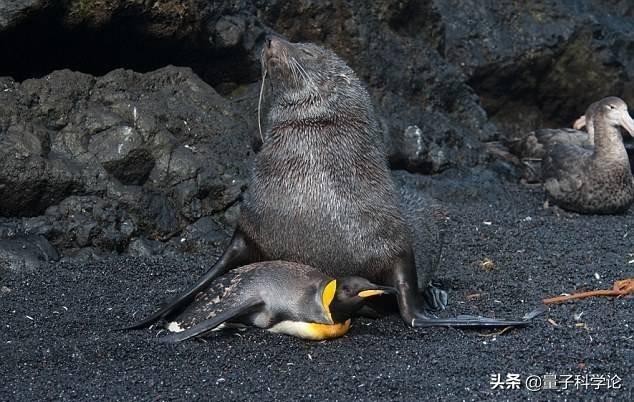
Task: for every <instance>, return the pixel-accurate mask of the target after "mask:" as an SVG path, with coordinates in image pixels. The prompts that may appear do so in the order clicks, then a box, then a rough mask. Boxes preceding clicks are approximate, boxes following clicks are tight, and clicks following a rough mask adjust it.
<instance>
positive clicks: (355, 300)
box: [162, 261, 396, 343]
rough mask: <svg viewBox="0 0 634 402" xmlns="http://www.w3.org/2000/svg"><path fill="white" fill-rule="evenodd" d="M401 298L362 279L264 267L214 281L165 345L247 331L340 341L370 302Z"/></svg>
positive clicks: (174, 325)
mask: <svg viewBox="0 0 634 402" xmlns="http://www.w3.org/2000/svg"><path fill="white" fill-rule="evenodd" d="M395 293H396V289H394V288H391V287H387V286H379V285H375V284H373V283H371V282H370V281H368V280H367V279H364V278H361V277H357V276H349V277H344V278H339V279H333V278H331V277H329V276H327V275H325V274H323V273H322V272H321V271H319V270H317V269H316V268H313V267H310V266H307V265H303V264H297V263H292V262H286V261H265V262H258V263H254V264H249V265H245V266H242V267H239V268H236V269H234V270H231V271H229V272H228V273H226V274H225V275H223V276H221V277H219V278H218V279H217V280H215V281H213V282H212V284H211V286H210V287H209V288H207V289H206V290H205V291H203V292H201V293H199V294H198V295H197V296H196V298H195V299H194V300H193V301H192V302H191V303H190V304H189V305H188V306H187V308H185V310H184V311H183V312H182V313H181V314H179V315H178V316H177V317H175V318H174V319H173V320H172V321H171V322H169V323H168V324H167V329H168V330H169V331H170V332H172V333H171V334H170V335H168V336H166V337H163V338H162V341H164V342H168V343H175V342H180V341H184V340H186V339H189V338H192V337H196V336H199V335H203V334H205V333H207V332H209V331H212V330H218V329H222V328H225V327H235V326H245V325H246V326H254V327H258V328H263V329H266V330H268V331H271V332H275V333H283V334H287V335H292V336H296V337H299V338H303V339H309V340H318V341H319V340H325V339H332V338H337V337H340V336H343V335H344V334H346V333H347V332H348V330H349V328H350V318H351V317H352V315H353V314H354V313H355V312H357V311H358V310H359V309H360V308H362V307H363V306H364V305H365V304H366V300H367V298H370V297H373V296H379V295H386V294H395Z"/></svg>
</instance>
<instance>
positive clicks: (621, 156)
mask: <svg viewBox="0 0 634 402" xmlns="http://www.w3.org/2000/svg"><path fill="white" fill-rule="evenodd" d="M593 108H594V109H593V111H592V113H591V114H590V119H589V120H588V114H586V115H585V116H586V117H585V124H586V125H587V126H588V128H589V129H591V130H592V131H593V136H594V148H585V147H580V146H574V145H569V144H557V145H555V146H553V147H552V148H551V149H549V152H548V154H547V155H546V157H545V158H544V174H543V175H544V189H545V190H546V192H547V194H548V196H549V198H551V199H552V200H553V201H554V202H555V203H556V204H557V205H558V206H560V207H562V208H564V209H567V210H570V211H575V212H580V213H590V214H613V213H620V212H625V211H626V210H627V209H628V208H629V206H630V205H631V204H632V201H634V183H633V179H632V173H631V170H630V162H629V158H628V156H627V152H626V151H625V147H624V146H623V138H622V137H621V133H620V131H619V127H623V128H624V129H625V130H626V131H627V132H628V133H630V135H633V136H634V120H632V117H631V116H630V115H629V113H628V111H627V105H626V104H625V102H624V101H623V100H622V99H620V98H617V97H608V98H604V99H602V100H600V101H599V102H596V104H594V106H593Z"/></svg>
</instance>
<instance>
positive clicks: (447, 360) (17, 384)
mask: <svg viewBox="0 0 634 402" xmlns="http://www.w3.org/2000/svg"><path fill="white" fill-rule="evenodd" d="M485 176H486V175H485ZM417 180H419V181H421V183H422V184H420V185H419V187H423V188H424V187H425V186H428V187H429V183H430V180H429V179H428V178H425V179H423V178H420V179H417ZM469 180H470V179H467V180H466V182H465V181H464V180H463V181H460V180H457V179H451V178H448V179H447V178H446V179H443V180H434V183H433V186H431V187H430V188H431V189H432V191H433V192H434V195H435V196H436V197H437V198H440V199H441V200H442V201H443V202H444V203H445V205H446V206H447V210H448V215H449V218H450V219H449V220H448V222H447V227H448V234H447V235H446V236H445V242H446V243H447V244H446V247H445V251H444V254H443V259H442V263H441V267H440V273H439V279H440V280H441V282H443V283H444V285H445V286H446V287H448V288H449V289H450V302H451V308H450V310H449V312H450V313H454V314H455V313H471V314H474V313H475V314H481V315H489V316H497V317H508V318H518V317H520V316H522V315H523V314H525V313H526V312H528V311H530V310H531V309H533V308H534V307H535V306H536V305H538V304H539V303H540V300H541V299H542V298H544V297H547V296H551V295H558V294H560V293H562V292H571V291H575V290H588V289H602V288H610V287H611V286H612V282H613V281H614V280H617V279H622V278H626V277H632V276H634V264H628V261H630V260H634V256H632V253H634V245H633V242H632V240H631V239H632V237H634V215H633V213H632V212H630V213H628V214H627V215H624V216H580V215H575V214H561V215H557V214H555V213H554V212H553V211H552V210H545V209H544V208H543V195H542V192H541V191H539V190H531V189H526V188H523V187H520V186H517V185H514V184H508V183H505V184H504V187H503V188H502V189H500V186H499V182H497V181H496V180H493V179H491V180H489V181H488V184H486V183H484V184H483V182H482V180H481V179H477V180H474V181H473V182H470V181H469ZM485 181H486V180H485ZM485 222H490V224H488V223H485ZM219 251H220V249H219V250H218V252H219ZM485 258H488V259H490V260H492V261H493V262H494V264H495V268H494V269H493V270H491V271H489V272H487V271H486V270H484V269H483V268H482V267H481V264H480V263H481V262H482V261H483V260H484V259H485ZM214 259H215V256H208V257H195V258H194V257H182V258H153V259H133V258H123V257H122V258H118V259H113V260H109V261H102V262H95V263H91V264H74V263H59V264H55V265H51V266H49V267H47V268H45V269H42V271H41V272H39V273H38V274H6V273H5V275H4V277H3V278H2V280H1V282H0V286H4V287H8V288H9V289H10V292H9V293H6V289H4V293H2V294H3V295H2V296H0V314H1V315H0V324H1V326H2V330H1V332H0V379H1V380H0V399H2V400H11V401H14V400H15V401H18V400H20V401H21V400H24V401H34V400H66V399H78V400H94V399H99V400H121V401H131V400H223V399H230V400H255V399H257V400H274V399H281V400H284V399H315V400H342V401H345V400H414V399H446V400H457V399H467V400H471V399H473V400H481V399H511V400H512V399H519V398H526V397H530V398H533V399H536V400H544V399H564V398H566V399H569V400H579V399H597V398H598V399H603V398H606V399H610V398H611V399H616V400H632V389H633V388H634V384H633V383H632V377H633V376H632V366H633V362H634V353H633V349H634V348H633V339H634V338H633V336H634V333H633V331H632V325H633V320H632V318H633V317H634V314H632V299H629V300H628V299H614V298H593V299H586V300H583V301H576V302H568V303H566V304H562V305H555V306H553V307H551V309H550V311H549V312H548V313H547V314H545V315H544V316H542V317H540V318H538V319H537V320H536V322H535V323H534V324H533V325H532V326H531V327H529V328H525V329H517V330H511V331H507V332H506V333H504V334H502V335H494V334H491V333H490V332H488V333H487V332H484V331H460V330H455V329H420V330H414V329H411V328H407V327H405V325H403V323H402V322H401V321H400V320H399V318H398V317H396V316H392V317H386V318H383V319H379V320H369V319H357V320H356V321H354V324H353V328H352V329H351V331H350V332H349V334H348V335H347V336H345V337H343V338H342V339H337V340H334V341H329V342H322V343H317V342H308V341H303V340H299V339H294V338H291V337H288V336H283V335H275V334H269V333H267V332H265V331H260V330H255V329H251V330H248V331H246V332H222V333H216V334H212V335H211V336H210V337H208V338H207V339H206V341H204V342H203V341H197V340H194V341H188V342H184V343H182V344H178V345H165V344H161V343H159V342H158V341H157V338H158V337H159V336H160V331H159V330H158V329H146V330H138V331H131V332H120V331H118V330H117V329H116V328H117V327H119V326H121V325H124V324H126V323H130V322H131V321H132V320H133V317H136V318H139V317H140V316H141V315H144V314H147V313H149V312H151V311H152V310H153V309H154V308H155V307H156V303H158V302H159V301H161V300H164V299H166V298H169V297H172V296H174V295H175V294H176V292H177V291H178V290H179V289H183V288H184V287H186V286H187V284H188V283H190V282H192V281H193V280H194V278H196V277H197V276H198V275H199V274H200V273H202V272H203V271H204V270H205V269H206V267H208V266H209V264H210V263H211V262H212V261H213V260H214ZM473 294H479V295H480V296H479V298H473V297H467V296H469V295H473ZM547 319H551V320H552V322H553V323H556V325H554V324H553V323H551V322H548V321H547ZM493 373H500V374H502V376H503V377H504V376H505V375H506V373H517V374H520V375H521V377H522V378H525V377H526V376H528V375H543V374H548V373H552V374H557V375H565V374H571V375H576V374H580V375H585V374H596V375H613V374H617V375H618V376H620V377H621V378H622V379H623V380H622V388H621V389H612V390H606V389H605V388H603V389H600V390H591V389H590V390H577V389H575V388H574V387H573V388H572V389H569V390H568V391H540V392H535V393H531V392H529V391H526V390H521V391H518V390H510V389H505V390H491V386H490V375H491V374H493Z"/></svg>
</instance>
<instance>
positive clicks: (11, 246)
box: [0, 236, 59, 272]
mask: <svg viewBox="0 0 634 402" xmlns="http://www.w3.org/2000/svg"><path fill="white" fill-rule="evenodd" d="M58 260H59V254H58V253H57V250H55V248H54V247H53V246H52V245H51V244H50V243H49V242H48V241H47V240H46V239H45V238H44V237H42V236H18V237H14V238H11V239H3V240H0V272H2V271H3V270H9V271H12V272H35V271H37V270H38V268H39V267H40V266H41V264H44V263H48V262H53V261H58Z"/></svg>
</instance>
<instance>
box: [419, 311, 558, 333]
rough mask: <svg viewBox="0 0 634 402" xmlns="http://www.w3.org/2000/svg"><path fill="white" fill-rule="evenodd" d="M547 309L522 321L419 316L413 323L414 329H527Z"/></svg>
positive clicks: (475, 317) (477, 317)
mask: <svg viewBox="0 0 634 402" xmlns="http://www.w3.org/2000/svg"><path fill="white" fill-rule="evenodd" d="M545 311H546V309H545V308H544V307H543V306H540V307H538V308H536V309H535V310H533V311H531V312H529V313H528V314H526V315H525V316H524V317H522V319H521V320H498V319H495V318H488V317H482V316H477V315H459V316H457V317H451V318H438V317H435V316H433V315H431V314H419V315H418V317H416V318H414V319H413V320H412V322H411V325H412V327H415V328H426V327H453V328H474V329H475V328H503V327H526V326H528V325H529V324H530V323H531V320H532V319H533V318H535V317H537V316H539V315H541V314H542V313H544V312H545Z"/></svg>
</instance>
